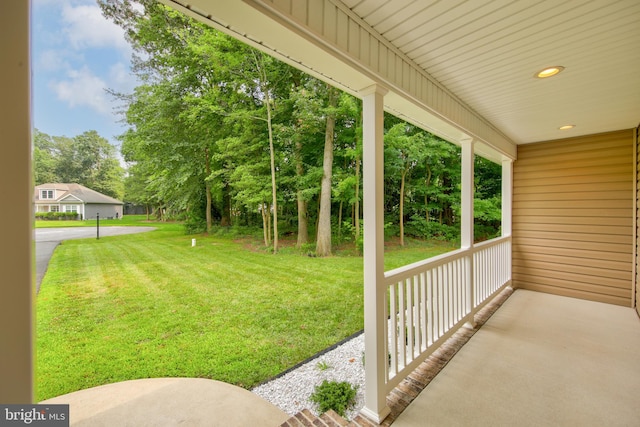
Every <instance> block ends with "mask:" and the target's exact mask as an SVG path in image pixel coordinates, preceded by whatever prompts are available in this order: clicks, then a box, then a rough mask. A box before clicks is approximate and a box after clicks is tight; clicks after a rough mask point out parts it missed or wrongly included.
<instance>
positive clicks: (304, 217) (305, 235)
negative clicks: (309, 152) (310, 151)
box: [295, 141, 309, 248]
mask: <svg viewBox="0 0 640 427" xmlns="http://www.w3.org/2000/svg"><path fill="white" fill-rule="evenodd" d="M295 156H296V176H297V178H298V182H299V181H300V179H301V178H302V175H303V174H304V165H303V164H302V143H301V142H300V141H296V144H295ZM296 198H297V199H298V242H297V243H296V247H298V248H300V247H302V245H306V244H307V243H309V216H308V214H307V201H306V200H304V197H303V196H302V190H301V189H298V191H297V194H296Z"/></svg>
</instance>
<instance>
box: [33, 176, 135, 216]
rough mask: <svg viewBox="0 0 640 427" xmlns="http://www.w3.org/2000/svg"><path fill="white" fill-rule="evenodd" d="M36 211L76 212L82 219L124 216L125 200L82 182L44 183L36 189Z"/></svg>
mask: <svg viewBox="0 0 640 427" xmlns="http://www.w3.org/2000/svg"><path fill="white" fill-rule="evenodd" d="M34 204H35V206H34V211H35V212H67V213H70V212H75V213H77V214H78V215H79V218H80V219H94V218H96V217H97V215H98V214H100V218H122V206H123V205H124V203H123V202H121V201H120V200H117V199H114V198H113V197H109V196H106V195H104V194H102V193H98V192H97V191H94V190H92V189H90V188H87V187H85V186H82V185H80V184H42V185H38V186H36V187H35V190H34Z"/></svg>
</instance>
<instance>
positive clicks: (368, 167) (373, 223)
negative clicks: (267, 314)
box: [361, 85, 391, 422]
mask: <svg viewBox="0 0 640 427" xmlns="http://www.w3.org/2000/svg"><path fill="white" fill-rule="evenodd" d="M386 93H387V90H386V89H384V88H382V87H380V86H377V85H374V86H371V87H368V88H366V89H365V90H363V91H361V94H362V104H363V105H362V129H363V154H362V169H363V174H362V175H363V190H364V191H363V206H364V212H363V217H364V342H365V344H364V345H365V350H364V357H365V404H364V408H363V409H362V413H363V414H364V415H366V416H367V417H369V418H371V419H372V420H375V421H376V422H381V421H382V420H383V419H384V418H385V417H386V416H387V415H389V413H390V412H391V411H390V409H389V407H388V406H387V392H386V380H387V378H386V376H387V369H388V356H387V336H386V322H387V318H386V316H385V312H386V310H385V292H386V289H385V287H384V188H383V184H384V179H383V178H384V110H383V97H384V95H385V94H386Z"/></svg>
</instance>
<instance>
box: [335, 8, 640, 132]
mask: <svg viewBox="0 0 640 427" xmlns="http://www.w3.org/2000/svg"><path fill="white" fill-rule="evenodd" d="M344 3H345V5H347V6H348V7H349V8H350V9H351V10H352V11H353V12H355V13H356V14H357V15H359V16H360V17H361V18H362V19H363V20H364V21H365V22H367V23H368V24H369V25H371V26H372V27H373V28H374V29H375V30H376V31H377V32H379V33H380V34H381V35H382V36H383V37H384V38H385V39H387V40H389V41H390V42H391V43H392V44H393V45H394V46H396V47H397V48H398V49H399V50H400V51H402V52H403V53H404V54H406V55H407V56H408V57H409V58H411V59H412V60H413V61H415V63H416V64H418V66H420V67H421V68H423V69H424V70H425V71H426V72H427V73H429V74H430V75H431V76H433V77H434V78H435V79H436V80H438V81H439V82H440V83H442V84H443V85H444V86H446V87H447V88H448V89H449V90H450V91H451V92H453V93H454V94H456V95H457V96H458V97H459V98H460V99H461V100H463V101H464V102H465V103H466V104H467V105H469V106H470V107H471V108H473V109H474V110H475V111H477V112H478V113H480V114H481V115H482V116H483V117H485V118H486V119H487V120H489V121H490V122H491V123H492V124H493V125H494V126H496V127H497V128H498V129H500V130H501V131H502V132H503V133H505V134H506V135H507V136H509V137H510V138H511V139H512V140H513V141H515V142H516V143H527V142H534V141H543V140H550V139H556V138H564V137H568V136H576V135H584V134H592V133H600V132H606V131H612V130H619V129H628V128H632V127H635V126H637V125H638V123H639V122H640V1H638V0H621V1H612V0H595V1H585V0H579V1H557V0H548V1H534V0H522V1H513V0H493V1H480V0H472V1H464V0H443V1H421V0H392V1H390V0H345V1H344ZM552 65H562V66H564V67H566V69H565V70H564V72H562V73H560V74H559V75H557V76H555V77H553V78H550V79H547V80H540V79H537V78H534V77H533V75H534V73H535V72H537V71H539V70H541V69H543V68H545V67H548V66H552ZM565 124H574V125H576V128H575V129H574V130H572V131H564V132H561V131H558V127H560V126H562V125H565Z"/></svg>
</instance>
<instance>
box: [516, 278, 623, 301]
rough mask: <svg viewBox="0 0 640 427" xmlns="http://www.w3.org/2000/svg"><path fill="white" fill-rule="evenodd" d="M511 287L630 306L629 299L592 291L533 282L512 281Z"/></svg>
mask: <svg viewBox="0 0 640 427" xmlns="http://www.w3.org/2000/svg"><path fill="white" fill-rule="evenodd" d="M513 285H514V286H515V287H518V288H520V289H527V290H530V291H536V292H545V293H548V294H553V295H560V296H564V297H571V298H580V299H585V300H589V301H597V302H604V303H607V304H615V305H622V306H624V307H629V305H630V304H631V298H625V297H617V296H613V295H607V294H599V293H595V292H593V291H588V290H576V289H570V288H563V287H561V286H559V285H560V284H554V285H552V286H548V285H541V284H539V283H535V282H525V281H522V280H515V279H514V280H513Z"/></svg>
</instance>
